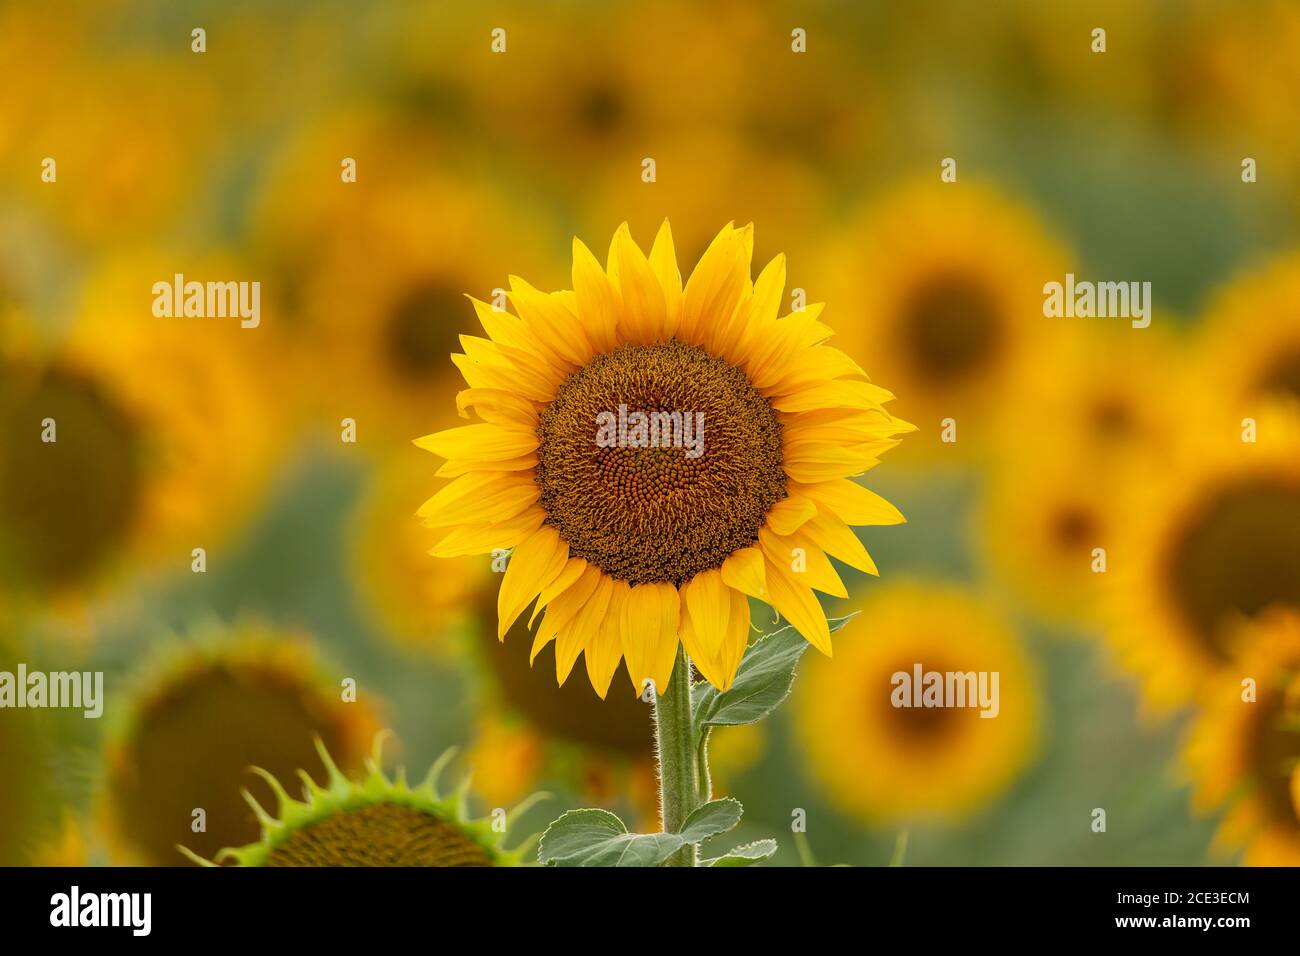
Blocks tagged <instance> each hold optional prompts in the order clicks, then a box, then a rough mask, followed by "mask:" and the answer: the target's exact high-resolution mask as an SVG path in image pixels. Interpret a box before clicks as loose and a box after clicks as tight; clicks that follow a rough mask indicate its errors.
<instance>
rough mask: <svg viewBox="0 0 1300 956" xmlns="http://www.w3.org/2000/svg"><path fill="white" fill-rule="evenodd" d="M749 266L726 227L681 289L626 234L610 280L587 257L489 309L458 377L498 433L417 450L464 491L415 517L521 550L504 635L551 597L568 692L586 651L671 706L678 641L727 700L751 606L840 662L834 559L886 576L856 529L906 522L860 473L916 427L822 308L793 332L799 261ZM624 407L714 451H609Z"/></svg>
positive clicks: (594, 663)
mask: <svg viewBox="0 0 1300 956" xmlns="http://www.w3.org/2000/svg"><path fill="white" fill-rule="evenodd" d="M752 249H753V229H752V226H746V227H745V228H743V229H734V228H733V227H732V226H730V225H728V226H726V227H725V228H723V230H722V231H721V232H720V233H718V235H717V237H716V238H715V239H714V241H713V243H712V244H711V245H710V246H709V248H708V250H707V251H706V252H705V253H704V255H703V257H702V258H701V260H700V262H699V265H697V266H696V268H695V271H694V273H693V274H692V275H691V278H690V280H689V281H688V282H687V283H686V284H685V287H683V285H682V281H681V276H680V273H679V272H678V270H677V262H676V254H675V252H674V250H673V243H672V235H671V232H670V230H669V228H668V225H667V223H666V222H665V223H664V225H663V227H662V228H661V229H660V232H659V235H658V237H657V238H656V240H655V243H654V246H653V248H652V249H651V251H650V255H649V257H648V258H647V256H646V255H645V254H644V253H642V252H641V250H640V249H639V248H638V247H637V245H636V243H635V242H633V240H632V237H631V234H630V232H629V231H628V229H627V228H626V226H624V227H622V228H620V229H619V230H618V231H617V232H616V233H615V234H614V238H613V241H612V243H611V245H610V251H609V258H608V271H606V270H605V269H602V268H601V266H600V264H599V263H598V262H597V261H596V259H595V257H594V256H593V255H592V254H591V252H590V251H588V249H587V247H586V246H584V245H583V244H582V243H581V242H579V241H578V240H574V264H573V284H574V289H575V291H573V292H558V293H552V294H549V295H548V294H545V293H541V292H538V291H537V290H535V289H533V288H532V287H531V286H530V285H528V284H527V283H526V282H523V281H522V280H519V279H512V283H511V301H512V303H513V305H514V306H515V308H516V310H517V311H518V313H519V317H515V316H513V315H510V314H508V313H505V312H497V311H494V310H493V309H492V308H491V307H490V306H488V305H487V304H485V303H483V302H479V301H477V300H476V301H475V308H476V310H477V312H478V315H479V319H480V320H481V322H482V323H483V327H484V329H485V330H486V331H487V332H488V335H489V336H490V338H476V337H471V336H465V337H464V338H463V339H462V344H463V345H464V348H465V353H464V354H458V355H455V356H453V360H454V361H455V362H456V364H457V366H458V367H459V368H460V370H461V372H462V374H463V375H464V376H465V380H466V382H467V384H468V385H469V388H468V389H467V390H465V391H463V392H461V393H460V395H459V396H458V398H457V405H458V407H459V408H460V409H461V410H462V411H463V412H468V411H469V410H471V409H472V410H474V411H475V412H477V413H478V414H479V415H480V416H481V417H482V418H483V419H484V421H483V422H482V423H481V424H473V425H467V426H462V427H458V428H452V429H447V430H445V431H442V432H438V433H435V434H432V435H428V436H426V437H424V438H421V439H418V440H417V442H416V444H417V445H419V446H420V447H423V448H425V449H427V450H429V451H431V452H433V453H434V454H437V455H440V456H442V457H443V458H445V459H447V463H446V464H444V465H443V466H442V468H440V469H439V474H440V475H442V476H445V477H450V478H453V480H452V481H451V483H450V484H448V485H446V486H445V487H443V488H442V489H441V490H440V491H439V492H438V493H437V494H436V495H434V497H433V498H431V499H430V500H429V501H428V502H426V503H425V505H424V506H423V508H421V511H420V514H421V517H423V518H424V520H425V522H426V523H427V524H428V525H430V526H432V527H441V528H447V529H450V530H449V531H448V532H447V533H446V534H445V536H444V537H443V538H442V539H441V540H440V541H439V543H438V544H437V546H436V547H435V548H434V551H433V553H434V554H435V555H439V556H444V557H451V556H457V555H463V554H474V553H482V552H484V551H488V550H491V549H493V548H500V547H513V548H514V551H513V553H512V555H511V558H510V563H509V566H508V568H507V570H506V573H505V576H504V578H503V579H502V583H501V589H500V592H499V594H498V600H497V612H498V626H497V636H498V637H501V638H504V636H505V634H506V632H507V631H508V630H509V629H510V627H511V625H512V624H513V623H514V622H515V620H516V619H518V618H519V616H520V615H521V614H522V613H523V611H524V610H525V609H526V608H527V607H528V606H529V605H530V604H532V603H533V601H534V598H536V599H537V600H536V607H535V609H534V611H533V615H532V618H533V619H535V618H536V617H537V616H538V615H539V614H541V612H542V610H543V609H545V612H546V613H545V615H544V616H543V618H542V623H541V627H540V629H539V630H538V632H537V635H536V638H535V640H534V642H533V650H532V657H534V658H535V657H536V656H537V654H538V653H539V652H540V651H541V650H542V648H544V647H546V646H547V645H549V644H550V643H551V642H552V641H555V642H556V645H555V659H556V677H557V680H558V682H559V683H561V684H562V683H564V681H565V679H566V678H567V677H568V676H569V673H570V672H571V670H572V668H573V665H574V663H575V662H576V661H577V658H578V655H579V654H583V653H584V652H585V656H586V664H587V674H588V677H589V678H590V679H591V683H592V686H593V687H594V688H595V689H596V692H597V693H598V694H599V695H600V696H601V697H604V696H605V695H606V693H607V692H608V690H609V685H610V682H611V680H612V679H613V676H614V673H615V671H616V670H617V669H618V667H619V664H620V663H621V662H622V660H623V659H624V658H625V657H626V659H627V661H628V666H627V670H628V676H629V678H630V680H631V683H632V686H633V689H634V690H635V691H636V692H637V693H640V692H641V691H642V690H643V688H644V687H645V684H646V681H647V680H653V681H654V686H655V687H656V688H658V689H659V690H661V691H662V689H664V688H666V687H667V686H668V680H669V677H670V675H671V673H672V671H673V668H674V663H675V661H676V660H677V658H678V646H679V640H680V644H681V646H682V647H683V648H684V650H685V652H686V653H687V654H688V655H689V656H690V658H691V659H692V660H693V661H694V663H695V666H696V667H697V668H698V669H699V670H700V673H701V674H703V676H704V677H705V679H707V680H708V681H710V682H711V683H713V684H714V685H715V686H717V687H719V688H726V687H729V686H730V684H731V681H732V679H733V677H734V675H735V673H736V668H737V667H738V666H739V664H740V658H741V655H742V654H743V652H744V650H745V646H746V643H747V640H748V637H749V631H750V626H749V617H750V615H749V601H748V598H747V597H746V595H752V596H754V597H756V598H759V599H760V600H764V601H767V602H768V603H770V604H772V605H773V606H774V607H775V608H776V609H777V610H778V611H779V612H780V613H781V614H782V616H784V617H785V618H786V619H787V620H789V621H790V622H791V623H792V624H793V625H794V626H795V627H796V628H797V629H798V631H799V633H801V634H802V635H803V636H804V637H805V638H807V639H808V640H809V641H810V642H811V643H812V644H813V645H814V646H816V647H818V648H819V649H820V650H822V651H823V652H824V653H828V654H829V652H830V634H829V629H828V626H827V623H826V616H825V614H824V612H823V611H822V608H821V605H820V604H819V603H818V600H817V598H816V596H815V595H814V593H813V590H814V588H815V589H817V590H820V591H822V592H823V593H828V594H833V595H839V596H844V595H845V594H846V592H845V590H844V586H843V584H842V583H841V582H840V580H839V576H838V574H837V573H836V572H835V570H834V568H833V567H832V566H831V564H830V561H829V559H828V558H827V556H826V555H827V553H828V552H829V553H830V554H833V555H834V556H836V557H838V558H840V559H841V560H844V561H845V562H846V563H848V564H850V565H851V566H853V567H856V568H858V569H860V570H863V571H868V572H873V571H874V570H875V566H874V564H873V563H872V561H871V559H870V557H869V556H868V555H867V553H866V550H865V549H864V548H863V547H862V544H861V543H860V542H859V540H858V538H857V536H856V535H855V534H854V533H853V532H852V531H851V530H850V528H849V525H850V524H891V523H896V522H899V521H901V520H902V516H901V515H900V514H899V513H898V511H897V510H896V509H894V508H893V506H892V505H889V504H888V503H887V502H885V501H884V500H883V499H881V498H879V497H878V496H876V495H875V494H873V493H872V492H870V491H868V490H867V489H866V488H864V487H863V486H861V485H859V484H857V483H855V482H853V481H852V480H851V478H850V476H853V475H858V474H861V473H862V472H864V471H866V470H867V469H869V468H870V467H872V466H873V465H875V464H876V463H877V462H878V458H879V455H881V454H882V453H883V452H885V451H887V450H888V449H889V448H892V447H894V446H895V445H896V444H898V441H899V439H898V437H897V436H898V435H900V434H902V433H905V432H907V431H910V430H911V428H912V426H910V425H908V424H907V423H905V422H902V421H900V420H899V419H896V418H894V417H893V416H891V415H890V414H889V413H888V412H886V411H885V409H884V403H885V402H887V401H888V400H889V399H891V398H892V397H893V396H892V395H890V393H889V392H887V391H885V390H884V389H881V388H879V387H877V386H874V385H872V384H870V383H869V382H867V381H866V376H865V374H864V373H863V372H862V370H861V369H860V368H859V367H858V366H857V364H856V363H855V362H854V361H853V360H852V359H850V358H849V357H848V356H847V355H845V354H844V353H843V352H841V351H839V350H838V349H835V348H832V347H831V346H829V345H826V344H825V342H826V340H827V339H828V338H829V337H830V335H831V330H830V329H829V328H828V327H826V326H825V325H823V324H822V323H821V322H820V321H818V319H819V316H820V314H821V306H820V305H813V306H810V307H809V308H808V309H807V310H806V311H804V312H800V313H797V314H793V315H788V316H785V317H783V318H778V317H777V316H778V312H779V309H780V302H781V295H782V290H783V289H784V287H785V261H784V258H783V257H777V258H776V259H774V260H773V261H772V262H771V263H770V264H769V265H768V266H767V267H766V268H765V269H764V270H763V272H762V274H761V275H760V276H759V278H758V280H757V282H751V279H750V258H751V255H752ZM620 407H622V408H623V409H624V410H626V409H632V410H633V411H637V410H641V412H642V415H643V416H645V415H647V414H648V413H655V414H657V415H658V414H662V415H664V416H671V415H672V413H674V412H677V413H680V414H679V417H680V418H681V419H682V421H683V422H684V421H685V417H686V416H693V417H695V418H696V419H697V420H703V421H706V422H707V423H708V435H709V438H708V441H707V451H704V447H703V445H702V444H701V445H700V446H699V448H698V450H699V451H701V452H703V453H702V454H697V455H692V454H690V451H691V449H690V448H687V447H685V439H686V437H689V436H685V425H684V424H683V425H682V426H681V427H680V428H679V433H678V438H679V439H682V440H679V441H677V443H676V444H677V445H678V446H680V447H654V448H650V447H646V446H645V445H642V446H633V447H628V443H627V442H626V441H619V440H614V441H610V442H605V443H604V447H602V443H600V442H598V440H597V438H598V436H597V426H598V423H599V422H600V419H599V418H598V417H597V416H598V415H600V414H602V413H605V414H608V415H614V414H617V410H619V409H620ZM700 416H702V419H700ZM703 439H704V435H703V433H699V439H698V441H701V442H702V441H703ZM647 444H648V443H647ZM796 554H798V555H802V556H804V557H805V558H806V565H803V564H801V562H800V561H798V560H793V561H792V556H794V555H796ZM804 567H806V570H803V568H804ZM796 568H798V569H799V570H796Z"/></svg>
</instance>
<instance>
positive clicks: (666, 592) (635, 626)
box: [622, 584, 681, 694]
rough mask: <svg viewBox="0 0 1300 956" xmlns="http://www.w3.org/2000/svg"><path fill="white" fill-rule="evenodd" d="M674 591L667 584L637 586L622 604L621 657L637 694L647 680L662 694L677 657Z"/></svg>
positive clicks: (676, 608) (675, 590)
mask: <svg viewBox="0 0 1300 956" xmlns="http://www.w3.org/2000/svg"><path fill="white" fill-rule="evenodd" d="M680 613H681V612H680V606H679V603H678V596H677V589H676V588H675V587H673V586H672V585H671V584H641V585H638V586H637V587H634V588H632V589H631V591H630V593H629V595H628V600H627V603H625V604H624V605H623V621H622V637H623V657H624V658H625V659H626V660H627V673H628V676H629V677H630V678H631V679H632V687H633V688H634V689H635V691H636V693H638V694H640V693H641V692H642V691H644V690H645V682H646V681H647V680H652V681H654V685H655V691H656V693H663V692H664V690H665V689H666V688H667V687H668V681H669V679H670V678H671V677H672V673H673V663H674V661H675V659H676V656H677V625H678V621H679V620H680Z"/></svg>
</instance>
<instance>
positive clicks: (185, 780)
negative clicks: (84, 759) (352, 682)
mask: <svg viewBox="0 0 1300 956" xmlns="http://www.w3.org/2000/svg"><path fill="white" fill-rule="evenodd" d="M364 699H365V698H364V695H362V696H361V697H360V698H359V699H358V700H357V701H355V702H345V701H343V699H342V695H341V693H340V687H339V684H338V683H337V682H336V681H333V680H332V679H330V678H328V677H326V676H325V675H324V674H323V673H322V672H321V671H320V669H319V665H318V664H317V662H316V658H315V654H314V652H313V651H312V649H311V647H310V645H309V644H308V643H306V641H305V639H303V638H302V637H300V636H298V635H294V634H288V633H283V632H280V631H275V630H271V629H268V628H266V627H263V626H261V625H253V624H244V625H240V626H238V627H235V628H232V629H222V630H217V631H212V632H209V633H204V634H202V635H200V636H199V638H198V640H197V643H196V644H191V645H190V646H187V647H177V648H174V649H171V650H169V651H167V652H166V653H165V654H164V655H163V658H162V659H161V660H157V659H155V660H154V661H152V662H150V663H148V664H147V665H146V671H145V673H144V674H143V676H142V677H141V678H140V679H139V687H138V688H137V690H136V691H135V692H134V695H133V697H132V699H131V701H130V704H129V708H128V714H127V716H126V718H125V721H124V725H123V726H121V727H118V728H116V730H115V732H114V733H113V735H112V737H111V738H110V740H109V741H108V742H107V744H106V758H105V764H106V767H105V779H104V784H103V794H102V803H101V809H102V817H103V820H104V829H105V831H106V834H107V836H108V837H109V839H110V842H111V843H112V845H113V847H114V849H115V856H117V857H118V858H119V859H121V860H126V861H131V862H136V863H139V864H146V865H157V866H176V865H179V864H180V862H181V857H180V855H179V854H178V852H177V850H176V846H177V844H183V845H184V846H186V847H188V848H190V849H191V850H193V851H194V852H196V853H198V854H200V855H201V856H205V857H210V856H212V854H214V853H216V852H217V851H218V850H220V849H221V848H222V847H227V846H239V845H243V844H246V843H250V842H252V841H254V840H256V839H257V836H258V826H257V820H256V819H255V816H254V814H253V813H252V812H251V811H250V810H249V808H248V806H246V805H245V803H244V801H243V800H242V799H241V797H240V790H241V789H248V790H249V791H250V792H251V793H252V794H253V795H254V797H255V798H258V799H260V800H262V801H263V802H266V801H269V800H270V799H271V798H272V796H273V794H272V792H271V791H270V790H269V789H267V788H266V786H265V784H264V783H260V782H259V781H257V780H255V779H253V778H251V777H250V775H249V770H248V768H249V767H251V766H256V767H261V768H263V769H264V770H266V771H267V772H269V773H271V774H273V775H275V776H277V777H279V778H281V779H285V778H288V777H289V776H290V775H292V774H294V773H297V772H298V771H299V770H300V769H301V768H303V767H306V768H309V770H308V772H310V773H311V774H313V775H314V776H315V779H317V780H321V779H324V778H323V777H322V776H321V774H322V773H323V772H324V767H323V766H322V765H321V764H320V763H319V761H318V760H316V759H315V756H316V754H315V751H314V749H313V747H312V735H313V734H316V735H318V736H319V737H320V739H321V740H322V741H323V742H324V744H325V746H326V747H327V748H328V749H329V751H330V753H332V754H334V756H335V757H336V758H337V759H338V761H339V762H340V763H341V764H342V765H343V766H344V767H345V768H347V769H349V770H355V769H357V768H359V767H360V766H361V763H362V760H363V758H364V757H365V755H366V754H367V753H368V752H369V749H370V744H371V742H372V740H373V739H374V735H375V733H376V732H377V730H378V722H377V719H376V717H375V713H374V709H373V708H372V706H371V705H369V704H367V703H365V702H364ZM200 809H201V810H202V811H203V812H204V815H205V826H206V829H203V830H199V831H196V830H195V829H194V825H195V812H196V811H197V810H200Z"/></svg>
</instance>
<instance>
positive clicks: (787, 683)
mask: <svg viewBox="0 0 1300 956" xmlns="http://www.w3.org/2000/svg"><path fill="white" fill-rule="evenodd" d="M855 616H856V612H855V613H854V614H850V615H848V617H840V618H836V619H835V620H833V621H830V622H829V624H830V630H831V633H832V634H833V633H835V632H836V631H838V630H839V629H840V628H842V627H843V626H844V625H845V624H847V623H848V622H849V621H851V620H852V619H853V618H854V617H855ZM809 646H810V645H809V644H808V642H807V641H806V640H804V638H803V636H802V635H800V633H799V632H798V631H796V630H795V629H794V628H793V627H790V626H786V627H783V628H781V629H780V630H778V631H773V632H772V633H771V634H768V635H767V636H766V637H761V638H759V639H758V640H757V641H755V642H754V643H753V644H751V645H750V647H749V649H748V650H746V651H745V656H744V657H743V658H741V661H740V667H739V669H738V670H737V671H736V679H735V680H734V681H733V682H732V684H731V687H730V688H729V689H728V690H725V691H719V690H718V689H717V688H716V687H714V686H713V685H712V684H703V685H697V686H696V688H695V691H696V694H695V715H694V722H695V735H696V740H697V741H698V739H699V735H700V734H701V733H702V732H703V731H704V729H705V728H706V727H716V726H722V725H734V724H752V723H755V722H757V721H760V720H762V719H763V718H764V717H766V716H767V715H768V714H770V713H771V712H772V711H774V710H776V708H777V707H778V706H779V705H780V703H781V701H783V700H785V699H786V697H787V696H789V694H790V688H791V686H792V685H793V684H794V668H795V665H796V664H798V663H799V658H800V657H802V656H803V652H804V651H806V650H807V649H808V647H809Z"/></svg>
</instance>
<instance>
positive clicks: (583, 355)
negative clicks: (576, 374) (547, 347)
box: [509, 276, 593, 367]
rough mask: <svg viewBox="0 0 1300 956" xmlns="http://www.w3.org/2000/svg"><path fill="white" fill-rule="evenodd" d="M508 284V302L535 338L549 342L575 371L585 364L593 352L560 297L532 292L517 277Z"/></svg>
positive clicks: (578, 322) (572, 313) (580, 326)
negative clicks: (535, 335)
mask: <svg viewBox="0 0 1300 956" xmlns="http://www.w3.org/2000/svg"><path fill="white" fill-rule="evenodd" d="M509 281H510V301H511V303H512V304H513V305H514V307H515V311H516V312H518V313H519V317H520V318H521V319H522V320H523V321H524V322H526V323H527V324H528V326H529V328H531V329H533V330H534V332H535V333H536V334H537V336H538V338H541V339H544V340H546V341H547V342H549V343H550V344H551V347H552V348H554V349H555V351H556V352H557V353H559V354H560V355H561V356H562V357H563V358H565V359H566V360H568V361H569V362H570V363H571V364H572V365H574V366H575V367H577V366H579V365H582V364H584V363H586V362H587V361H588V360H589V359H590V358H591V356H592V354H593V349H592V345H591V341H590V340H589V339H588V338H587V333H586V332H584V331H583V328H582V323H581V322H580V321H579V319H578V316H577V313H575V312H573V311H572V310H571V309H569V308H567V307H566V306H565V305H564V300H563V299H562V298H560V297H559V296H556V295H548V294H547V293H545V292H541V291H539V290H537V289H534V288H533V287H532V286H531V285H529V284H528V283H527V282H525V281H524V280H523V279H521V278H519V277H518V276H510V280H509Z"/></svg>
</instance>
